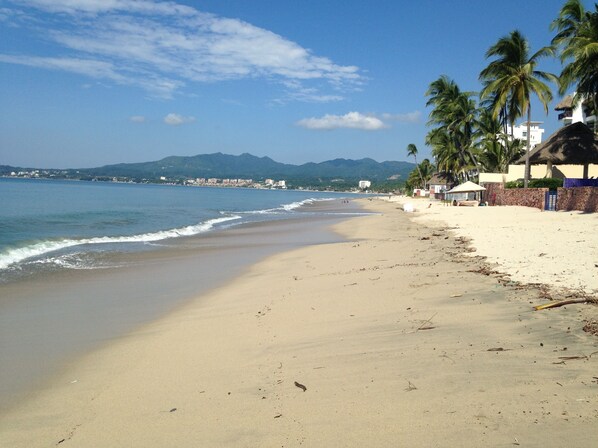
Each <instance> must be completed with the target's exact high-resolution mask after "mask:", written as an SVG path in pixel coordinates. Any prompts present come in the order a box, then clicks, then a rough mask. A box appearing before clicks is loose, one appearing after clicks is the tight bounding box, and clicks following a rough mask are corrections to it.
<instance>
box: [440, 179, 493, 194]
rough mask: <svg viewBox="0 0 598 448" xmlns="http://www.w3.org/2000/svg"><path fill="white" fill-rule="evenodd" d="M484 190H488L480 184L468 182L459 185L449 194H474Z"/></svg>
mask: <svg viewBox="0 0 598 448" xmlns="http://www.w3.org/2000/svg"><path fill="white" fill-rule="evenodd" d="M484 190H486V189H485V188H484V187H482V186H481V185H478V184H476V183H473V182H471V181H469V180H468V181H467V182H465V183H463V184H461V185H457V186H456V187H455V188H453V189H452V190H449V191H447V193H473V192H477V191H484Z"/></svg>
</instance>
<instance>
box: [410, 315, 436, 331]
mask: <svg viewBox="0 0 598 448" xmlns="http://www.w3.org/2000/svg"><path fill="white" fill-rule="evenodd" d="M437 314H438V313H434V315H433V316H432V317H430V318H429V319H426V320H425V321H423V323H422V324H421V325H420V326H419V327H418V328H417V330H415V331H420V330H433V329H434V328H436V327H434V326H432V319H434V318H435V317H436V315H437Z"/></svg>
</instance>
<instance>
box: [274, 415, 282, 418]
mask: <svg viewBox="0 0 598 448" xmlns="http://www.w3.org/2000/svg"><path fill="white" fill-rule="evenodd" d="M280 417H282V414H276V415H275V416H274V418H280Z"/></svg>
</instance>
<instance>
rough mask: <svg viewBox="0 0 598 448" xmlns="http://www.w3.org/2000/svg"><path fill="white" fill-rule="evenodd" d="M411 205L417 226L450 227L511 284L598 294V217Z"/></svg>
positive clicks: (527, 209)
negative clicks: (518, 283)
mask: <svg viewBox="0 0 598 448" xmlns="http://www.w3.org/2000/svg"><path fill="white" fill-rule="evenodd" d="M393 202H398V203H399V204H402V203H404V202H411V203H412V204H413V205H414V206H415V207H416V211H417V213H416V214H415V215H414V220H415V222H418V223H421V224H424V225H428V226H430V225H432V226H440V227H447V226H448V227H449V228H450V230H451V231H452V232H453V233H454V234H455V235H458V236H461V237H465V238H468V239H470V240H471V243H472V245H473V247H475V249H476V252H475V254H476V255H481V256H484V257H486V258H487V261H488V262H489V263H494V264H496V265H497V266H500V268H499V269H500V271H501V272H506V273H508V274H509V275H510V276H511V278H512V279H513V280H515V281H521V282H525V283H542V284H546V285H549V286H551V287H553V288H557V289H559V288H569V289H574V290H581V291H585V292H588V293H592V294H598V214H597V213H583V212H578V211H573V212H542V211H540V210H538V209H535V208H530V207H451V206H448V207H447V206H443V204H441V203H439V202H438V201H436V202H434V201H429V200H426V199H421V200H418V199H408V198H404V197H395V198H394V199H393Z"/></svg>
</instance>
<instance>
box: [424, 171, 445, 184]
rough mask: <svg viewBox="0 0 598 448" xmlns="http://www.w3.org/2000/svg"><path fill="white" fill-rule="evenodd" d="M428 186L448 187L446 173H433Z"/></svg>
mask: <svg viewBox="0 0 598 448" xmlns="http://www.w3.org/2000/svg"><path fill="white" fill-rule="evenodd" d="M428 184H429V185H448V184H449V179H448V175H447V174H446V173H434V175H432V178H431V179H430V180H429V181H428Z"/></svg>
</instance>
